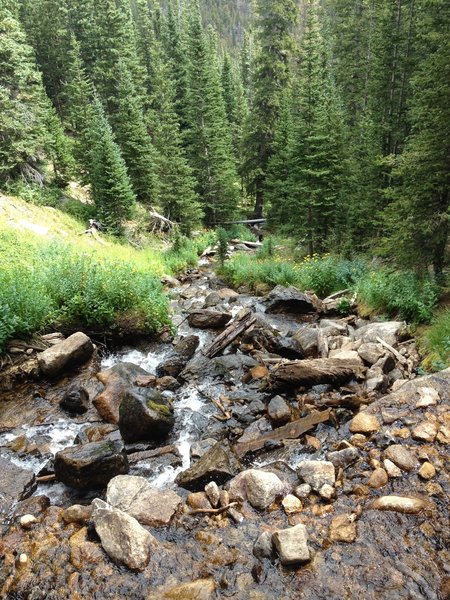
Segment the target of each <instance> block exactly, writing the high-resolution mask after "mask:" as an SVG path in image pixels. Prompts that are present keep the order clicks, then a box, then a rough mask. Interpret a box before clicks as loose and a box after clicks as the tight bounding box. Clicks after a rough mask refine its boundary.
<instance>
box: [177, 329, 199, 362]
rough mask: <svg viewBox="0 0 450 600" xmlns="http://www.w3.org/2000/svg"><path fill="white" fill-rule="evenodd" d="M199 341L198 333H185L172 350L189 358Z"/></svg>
mask: <svg viewBox="0 0 450 600" xmlns="http://www.w3.org/2000/svg"><path fill="white" fill-rule="evenodd" d="M199 343H200V338H199V337H198V335H187V336H185V337H184V338H182V339H181V340H180V341H179V342H178V343H177V344H175V346H174V350H175V352H176V353H177V354H179V355H180V356H182V357H183V358H185V359H186V360H189V359H190V358H192V357H193V356H194V354H195V351H196V350H197V348H198V345H199Z"/></svg>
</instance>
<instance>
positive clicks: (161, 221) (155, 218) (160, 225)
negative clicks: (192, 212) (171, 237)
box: [148, 208, 176, 233]
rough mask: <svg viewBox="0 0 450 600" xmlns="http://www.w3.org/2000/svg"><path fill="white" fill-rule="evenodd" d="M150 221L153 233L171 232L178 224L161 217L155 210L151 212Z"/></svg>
mask: <svg viewBox="0 0 450 600" xmlns="http://www.w3.org/2000/svg"><path fill="white" fill-rule="evenodd" d="M148 216H149V219H150V225H151V230H152V232H153V233H156V232H160V231H171V230H172V229H173V228H174V227H176V223H174V222H173V221H171V220H170V219H168V218H167V217H165V216H164V215H161V214H160V213H159V212H157V211H156V210H155V209H154V208H152V209H151V210H150V211H149V215H148Z"/></svg>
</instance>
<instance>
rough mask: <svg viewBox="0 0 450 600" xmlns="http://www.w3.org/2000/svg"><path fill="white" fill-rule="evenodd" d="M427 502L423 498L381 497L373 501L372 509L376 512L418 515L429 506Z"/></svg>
mask: <svg viewBox="0 0 450 600" xmlns="http://www.w3.org/2000/svg"><path fill="white" fill-rule="evenodd" d="M427 504H428V503H427V501H425V500H422V499H421V498H409V497H407V496H381V498H377V499H376V500H374V501H373V503H372V506H371V508H373V509H374V510H392V511H395V512H401V513H406V514H413V515H415V514H417V513H419V512H420V511H422V510H423V509H424V508H426V506H427Z"/></svg>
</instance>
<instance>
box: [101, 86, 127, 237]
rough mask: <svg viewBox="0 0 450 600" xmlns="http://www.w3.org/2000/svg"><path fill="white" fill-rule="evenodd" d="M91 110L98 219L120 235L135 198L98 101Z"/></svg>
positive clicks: (117, 148) (122, 161)
mask: <svg viewBox="0 0 450 600" xmlns="http://www.w3.org/2000/svg"><path fill="white" fill-rule="evenodd" d="M92 109H93V121H92V126H91V132H92V133H91V135H92V151H91V154H90V159H91V161H92V168H91V173H90V180H91V184H92V194H93V198H94V202H95V206H96V208H97V211H98V217H99V219H100V220H101V221H102V222H103V223H104V224H105V225H106V227H107V229H108V231H109V232H110V233H113V234H120V233H122V225H123V222H124V221H125V220H126V219H128V218H129V217H130V216H131V212H132V208H133V205H134V202H135V196H134V193H133V190H132V187H131V182H130V179H129V177H128V173H127V168H126V166H125V161H124V160H123V158H122V155H121V154H120V149H119V147H118V145H117V144H116V142H115V141H114V136H113V133H112V130H111V127H110V125H109V123H108V120H107V118H106V116H105V113H104V110H103V107H102V105H101V103H100V100H98V98H97V99H95V100H94V102H93V106H92Z"/></svg>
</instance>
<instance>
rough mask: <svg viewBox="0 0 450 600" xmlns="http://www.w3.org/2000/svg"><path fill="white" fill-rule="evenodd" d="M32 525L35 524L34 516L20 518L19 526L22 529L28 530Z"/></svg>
mask: <svg viewBox="0 0 450 600" xmlns="http://www.w3.org/2000/svg"><path fill="white" fill-rule="evenodd" d="M34 523H37V519H36V517H35V516H34V515H23V517H20V526H21V527H23V528H24V529H30V527H31V526H32V525H33V524H34Z"/></svg>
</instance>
